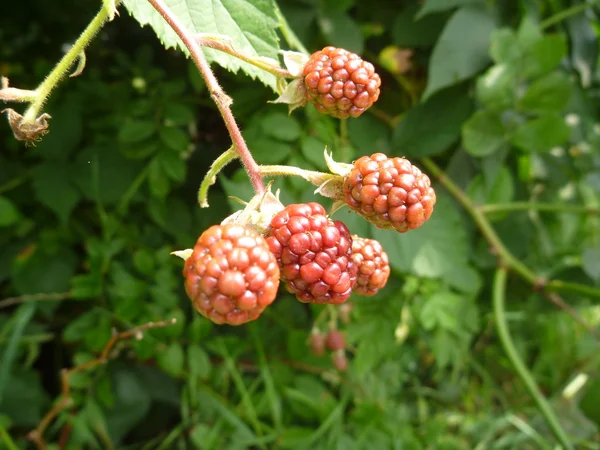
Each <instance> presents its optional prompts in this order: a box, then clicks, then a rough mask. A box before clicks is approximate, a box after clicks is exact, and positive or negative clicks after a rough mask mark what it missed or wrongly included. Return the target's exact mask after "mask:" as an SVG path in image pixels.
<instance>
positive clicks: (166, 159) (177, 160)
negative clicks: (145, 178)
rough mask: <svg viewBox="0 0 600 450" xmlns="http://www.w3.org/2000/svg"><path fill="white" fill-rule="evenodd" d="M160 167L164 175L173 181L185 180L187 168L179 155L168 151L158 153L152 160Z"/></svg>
mask: <svg viewBox="0 0 600 450" xmlns="http://www.w3.org/2000/svg"><path fill="white" fill-rule="evenodd" d="M154 159H155V160H156V161H157V163H158V164H160V165H161V166H162V169H163V171H164V173H165V174H166V175H167V176H168V177H169V178H170V179H171V180H173V181H183V180H185V172H186V169H187V166H186V164H185V161H184V159H183V157H182V155H181V154H179V153H173V152H169V151H163V152H160V153H159V154H158V155H156V157H155V158H154ZM151 177H152V175H151Z"/></svg>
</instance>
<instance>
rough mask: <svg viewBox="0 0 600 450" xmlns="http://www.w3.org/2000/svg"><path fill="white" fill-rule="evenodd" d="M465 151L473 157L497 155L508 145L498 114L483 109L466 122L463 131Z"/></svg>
mask: <svg viewBox="0 0 600 450" xmlns="http://www.w3.org/2000/svg"><path fill="white" fill-rule="evenodd" d="M462 138H463V145H464V147H465V150H466V151H467V152H469V153H470V154H471V155H473V156H480V157H481V156H487V155H491V154H493V153H496V152H497V151H498V150H500V149H501V148H502V146H503V145H504V144H505V143H506V137H505V131H504V126H503V125H502V120H501V119H500V116H499V115H498V113H497V112H495V111H491V110H487V109H482V110H480V111H477V112H476V113H475V114H473V116H472V117H471V118H470V119H469V120H468V121H467V122H465V124H464V126H463V129H462Z"/></svg>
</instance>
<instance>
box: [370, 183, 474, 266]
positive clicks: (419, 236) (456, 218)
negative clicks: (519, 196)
mask: <svg viewBox="0 0 600 450" xmlns="http://www.w3.org/2000/svg"><path fill="white" fill-rule="evenodd" d="M438 192H439V191H438ZM373 235H374V237H375V238H376V239H377V240H379V242H381V245H382V246H383V248H385V251H386V252H387V254H388V256H389V259H390V265H391V266H392V268H393V269H395V270H397V271H400V272H405V273H412V274H415V275H419V276H423V277H431V278H436V277H440V276H443V275H444V274H445V273H446V272H448V271H450V270H454V269H455V267H456V266H465V265H466V264H467V260H468V257H469V253H470V245H469V242H468V240H467V233H466V229H465V226H464V224H463V220H462V218H461V216H460V214H459V212H458V211H457V209H456V207H455V206H454V204H453V203H452V202H451V201H450V200H449V199H448V198H447V197H446V196H445V195H443V194H438V199H437V203H436V205H435V207H434V210H433V214H432V215H431V218H430V219H429V220H428V221H427V222H426V223H425V224H424V225H423V226H422V227H421V228H418V229H416V230H411V231H409V232H408V233H406V234H400V235H399V234H397V233H394V232H390V231H389V230H379V229H376V228H373Z"/></svg>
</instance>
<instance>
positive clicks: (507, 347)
mask: <svg viewBox="0 0 600 450" xmlns="http://www.w3.org/2000/svg"><path fill="white" fill-rule="evenodd" d="M506 276H507V269H506V267H500V268H499V269H498V270H497V271H496V276H495V277H494V291H493V294H494V295H493V302H494V318H495V321H496V329H497V330H498V336H499V338H500V342H501V343H502V346H503V347H504V351H505V352H506V355H507V356H508V359H509V360H510V362H511V364H512V365H513V367H514V369H515V371H516V372H517V374H518V375H519V377H520V378H521V381H523V384H524V385H525V387H526V388H527V391H528V392H529V394H530V395H531V396H532V397H533V400H534V401H535V403H536V404H537V406H538V408H539V410H540V412H541V413H542V415H543V416H544V419H545V420H546V423H547V424H548V426H549V427H550V430H552V433H553V434H554V436H556V439H558V441H559V442H560V443H561V445H562V447H563V448H564V449H565V450H572V449H573V446H572V445H571V442H570V441H569V438H568V436H567V434H566V432H565V430H564V429H563V427H562V426H561V424H560V422H559V421H558V419H557V417H556V415H555V414H554V411H553V410H552V407H551V406H550V404H549V403H548V400H546V398H545V397H544V394H542V392H541V391H540V388H539V387H538V386H537V384H536V382H535V380H534V379H533V377H532V375H531V373H530V372H529V370H528V369H527V366H526V365H525V363H524V362H523V360H522V359H521V357H520V356H519V353H518V352H517V349H516V348H515V344H514V342H513V340H512V338H511V336H510V331H509V329H508V324H507V322H506V315H505V311H504V300H505V298H504V297H505V293H506Z"/></svg>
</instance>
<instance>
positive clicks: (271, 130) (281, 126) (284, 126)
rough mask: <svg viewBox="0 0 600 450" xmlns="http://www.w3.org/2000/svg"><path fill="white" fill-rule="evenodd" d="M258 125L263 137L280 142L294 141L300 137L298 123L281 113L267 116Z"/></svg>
mask: <svg viewBox="0 0 600 450" xmlns="http://www.w3.org/2000/svg"><path fill="white" fill-rule="evenodd" d="M260 124H261V128H262V131H263V133H264V134H265V135H267V136H270V137H272V138H275V139H279V140H281V141H286V142H289V141H295V140H296V139H298V138H299V137H300V132H301V128H300V124H299V123H298V121H297V120H296V119H295V118H293V117H291V116H288V115H286V114H283V113H271V114H267V115H266V116H264V117H263V118H262V119H261V121H260Z"/></svg>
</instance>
